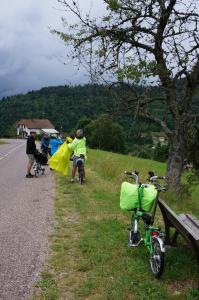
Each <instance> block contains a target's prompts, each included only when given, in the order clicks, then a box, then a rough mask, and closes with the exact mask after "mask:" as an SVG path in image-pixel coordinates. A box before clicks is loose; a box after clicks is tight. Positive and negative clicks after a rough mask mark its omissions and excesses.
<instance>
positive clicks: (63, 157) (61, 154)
mask: <svg viewBox="0 0 199 300" xmlns="http://www.w3.org/2000/svg"><path fill="white" fill-rule="evenodd" d="M69 161H70V150H69V147H68V144H67V143H66V142H65V143H63V144H62V145H61V146H60V147H59V149H58V150H57V152H56V153H55V154H54V155H53V156H52V157H51V158H50V159H49V165H50V168H51V169H53V170H55V171H57V172H60V173H61V174H63V175H64V176H67V175H68V165H69Z"/></svg>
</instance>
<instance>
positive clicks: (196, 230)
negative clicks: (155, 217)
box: [178, 214, 199, 241]
mask: <svg viewBox="0 0 199 300" xmlns="http://www.w3.org/2000/svg"><path fill="white" fill-rule="evenodd" d="M178 217H179V218H180V219H181V221H182V222H183V224H184V226H185V227H186V229H187V231H188V232H189V233H190V234H191V235H192V236H193V237H194V238H195V240H196V241H199V222H196V220H197V219H196V218H195V217H194V216H192V215H189V214H180V215H179V216H178ZM197 221H198V220H197Z"/></svg>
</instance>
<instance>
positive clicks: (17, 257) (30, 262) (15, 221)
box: [0, 140, 54, 300]
mask: <svg viewBox="0 0 199 300" xmlns="http://www.w3.org/2000/svg"><path fill="white" fill-rule="evenodd" d="M25 148H26V140H9V144H5V145H0V300H21V299H28V298H29V296H30V295H31V293H32V291H33V286H34V282H35V281H36V280H37V279H38V274H39V272H40V271H41V270H42V266H43V264H44V261H45V259H46V257H47V253H48V234H49V233H50V231H51V228H52V222H53V193H54V180H53V175H52V174H51V173H50V171H49V169H48V167H47V168H46V174H45V175H44V176H41V177H40V178H25V175H26V165H27V161H28V160H27V157H26V154H25Z"/></svg>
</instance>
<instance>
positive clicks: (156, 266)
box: [149, 237, 164, 278]
mask: <svg viewBox="0 0 199 300" xmlns="http://www.w3.org/2000/svg"><path fill="white" fill-rule="evenodd" d="M149 265H150V269H151V272H152V273H153V275H154V276H155V278H160V276H161V275H162V273H163V271H164V246H163V241H162V240H161V239H160V238H157V237H155V238H153V239H152V254H151V256H150V260H149Z"/></svg>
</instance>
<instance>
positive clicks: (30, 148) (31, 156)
mask: <svg viewBox="0 0 199 300" xmlns="http://www.w3.org/2000/svg"><path fill="white" fill-rule="evenodd" d="M35 135H36V132H35V131H31V132H30V135H29V137H28V139H27V144H26V154H27V156H28V160H29V161H28V165H27V174H26V178H32V177H34V175H32V174H31V169H32V166H33V163H34V160H35V154H36V152H37V148H36V144H35Z"/></svg>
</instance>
